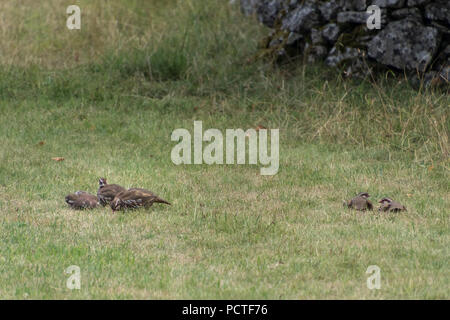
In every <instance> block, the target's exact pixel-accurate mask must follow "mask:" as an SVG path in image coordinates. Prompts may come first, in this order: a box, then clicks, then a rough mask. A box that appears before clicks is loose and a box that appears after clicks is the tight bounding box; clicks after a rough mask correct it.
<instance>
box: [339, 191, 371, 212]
mask: <svg viewBox="0 0 450 320" xmlns="http://www.w3.org/2000/svg"><path fill="white" fill-rule="evenodd" d="M369 197H370V195H369V194H368V193H367V192H360V193H359V194H358V195H357V196H356V197H354V198H353V199H352V200H350V201H344V207H347V208H351V209H355V210H359V211H365V210H372V209H373V204H372V202H370V200H369Z"/></svg>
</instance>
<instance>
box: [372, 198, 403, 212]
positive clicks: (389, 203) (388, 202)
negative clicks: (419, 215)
mask: <svg viewBox="0 0 450 320" xmlns="http://www.w3.org/2000/svg"><path fill="white" fill-rule="evenodd" d="M378 203H380V207H379V208H378V211H384V212H386V211H388V212H399V211H407V210H406V207H405V206H404V205H402V204H400V203H398V202H396V201H394V200H392V199H391V198H387V197H385V198H383V199H381V200H380V201H378Z"/></svg>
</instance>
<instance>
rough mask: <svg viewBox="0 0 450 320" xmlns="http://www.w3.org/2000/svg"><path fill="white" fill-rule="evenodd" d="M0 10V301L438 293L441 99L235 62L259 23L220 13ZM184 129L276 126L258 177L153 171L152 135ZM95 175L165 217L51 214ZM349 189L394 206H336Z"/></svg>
mask: <svg viewBox="0 0 450 320" xmlns="http://www.w3.org/2000/svg"><path fill="white" fill-rule="evenodd" d="M15 3H16V2H15V1H12V0H11V1H9V0H8V1H5V2H4V3H2V4H0V17H1V18H2V19H3V20H4V21H6V22H5V24H3V26H0V31H3V39H4V40H3V41H2V43H0V52H1V54H2V56H0V141H1V148H0V244H1V245H0V298H1V299H419V298H424V299H437V298H440V299H448V298H449V288H450V283H449V282H450V281H449V279H450V272H449V271H450V270H449V262H450V259H449V258H450V252H449V249H448V248H449V245H450V232H449V221H450V219H449V209H448V208H449V207H450V161H449V154H450V153H449V152H450V147H449V140H448V135H449V128H450V108H449V105H450V97H449V96H448V94H447V93H446V92H442V91H423V90H420V91H416V90H414V89H412V88H410V87H409V85H408V84H407V83H406V82H405V81H404V79H399V78H397V77H394V76H393V75H392V74H386V75H385V77H380V79H378V80H377V81H369V80H364V81H358V80H347V79H342V78H341V77H340V76H338V75H337V73H336V72H335V71H334V70H329V69H326V68H324V67H322V66H320V65H319V66H304V65H302V64H299V63H298V62H297V63H290V64H287V65H282V66H274V65H270V64H269V63H267V62H266V61H261V60H254V59H253V56H254V55H255V53H256V52H257V51H258V47H257V42H258V40H259V39H260V38H261V37H262V36H263V35H264V33H265V32H267V30H264V28H263V27H261V26H259V25H257V24H256V23H255V22H254V21H253V20H252V19H250V18H246V17H243V16H242V15H241V14H240V12H239V9H238V7H236V6H230V5H229V4H228V1H221V2H219V1H206V0H205V1H203V0H195V1H194V0H185V1H147V2H145V4H144V2H141V1H114V2H113V3H114V5H112V4H110V2H100V1H98V2H94V3H92V2H91V1H79V5H80V7H81V9H82V17H83V19H84V20H82V21H84V22H82V23H83V24H82V29H81V30H79V31H69V30H67V29H65V19H66V17H67V15H66V13H65V9H66V6H67V5H69V4H66V3H63V2H61V1H57V0H51V1H47V4H46V5H43V6H38V5H37V4H34V2H31V1H21V2H19V4H17V5H14V4H15ZM8 23H9V28H7V27H8ZM11 26H14V28H11ZM102 26H103V27H104V28H103V29H102ZM77 32H78V33H77ZM195 120H199V121H202V122H203V129H204V130H206V129H208V128H217V129H219V130H221V131H222V132H225V129H227V128H230V129H235V128H242V129H244V130H246V129H248V128H256V127H257V126H264V127H266V128H276V129H280V152H279V156H280V168H279V171H278V173H277V174H276V175H273V176H263V175H261V174H260V167H261V166H260V165H206V164H202V165H178V166H177V165H175V164H173V163H172V160H171V151H172V148H173V147H174V146H175V145H176V142H173V141H171V134H172V132H173V131H174V130H175V129H178V128H186V129H188V130H189V131H190V132H193V124H194V121H195ZM205 145H206V143H205ZM54 157H63V158H64V161H54V160H52V158H54ZM100 177H106V178H108V181H109V182H110V183H118V184H121V185H123V186H125V187H144V188H148V189H150V190H152V191H154V192H156V193H157V194H158V195H160V196H161V197H162V198H164V199H166V200H168V201H170V202H171V203H172V206H166V205H160V204H155V205H154V206H153V207H152V208H150V209H142V210H136V211H129V212H126V213H122V212H116V213H115V214H112V212H111V209H110V208H98V209H95V210H91V211H73V210H70V209H69V208H68V207H67V205H66V203H65V202H64V197H65V196H66V195H67V194H68V193H70V192H74V191H76V190H86V191H89V192H92V193H94V194H95V193H96V191H97V188H98V178H100ZM360 191H368V192H369V193H370V195H371V199H372V201H373V202H374V203H376V202H377V200H378V199H380V198H382V197H384V196H390V197H392V198H394V199H396V200H398V201H400V202H401V203H403V204H404V205H405V206H406V207H407V209H408V211H407V212H402V213H396V214H392V213H390V214H388V213H382V214H380V213H378V212H377V211H376V210H375V211H373V212H365V213H362V212H357V211H350V210H347V209H344V208H343V206H342V202H343V200H344V199H345V200H348V199H350V198H351V197H353V196H354V195H355V194H357V193H358V192H360ZM71 265H76V266H79V267H80V270H81V289H80V290H69V289H68V288H67V287H66V281H67V279H68V277H69V275H68V274H66V273H65V272H64V271H65V269H66V268H67V267H69V266H71ZM370 265H377V266H379V267H380V269H381V289H379V290H369V289H368V288H367V285H366V279H367V277H368V276H369V275H368V274H366V270H367V268H368V267H369V266H370Z"/></svg>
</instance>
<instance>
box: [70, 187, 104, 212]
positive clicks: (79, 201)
mask: <svg viewBox="0 0 450 320" xmlns="http://www.w3.org/2000/svg"><path fill="white" fill-rule="evenodd" d="M66 203H67V204H68V205H69V206H70V207H71V208H72V209H75V210H85V209H94V208H95V207H97V205H98V200H97V197H96V196H94V195H93V194H90V193H87V192H86V191H77V192H75V193H71V194H69V195H67V196H66Z"/></svg>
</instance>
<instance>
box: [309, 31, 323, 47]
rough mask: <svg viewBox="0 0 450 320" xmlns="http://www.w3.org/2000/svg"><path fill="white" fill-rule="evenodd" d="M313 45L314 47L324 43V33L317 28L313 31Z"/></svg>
mask: <svg viewBox="0 0 450 320" xmlns="http://www.w3.org/2000/svg"><path fill="white" fill-rule="evenodd" d="M311 43H312V44H313V45H318V44H321V43H323V38H322V33H321V32H320V31H319V30H318V29H315V28H312V29H311Z"/></svg>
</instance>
